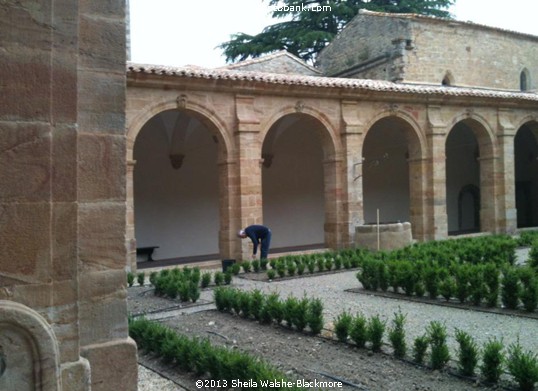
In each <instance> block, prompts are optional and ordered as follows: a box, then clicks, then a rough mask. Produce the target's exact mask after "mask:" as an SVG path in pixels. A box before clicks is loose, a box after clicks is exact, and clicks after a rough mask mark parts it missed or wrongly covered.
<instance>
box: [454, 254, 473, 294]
mask: <svg viewBox="0 0 538 391" xmlns="http://www.w3.org/2000/svg"><path fill="white" fill-rule="evenodd" d="M454 272H455V277H456V292H455V295H456V297H457V298H458V300H459V301H460V303H464V302H465V301H466V300H467V298H468V297H469V295H470V290H471V284H470V278H471V271H470V265H469V264H460V265H457V266H456V268H455V270H454Z"/></svg>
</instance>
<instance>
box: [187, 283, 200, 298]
mask: <svg viewBox="0 0 538 391" xmlns="http://www.w3.org/2000/svg"><path fill="white" fill-rule="evenodd" d="M185 285H187V286H188V290H189V296H188V299H189V300H190V301H192V302H193V303H196V302H197V301H198V299H199V298H200V287H199V286H198V284H197V283H196V282H194V281H190V282H186V283H185Z"/></svg>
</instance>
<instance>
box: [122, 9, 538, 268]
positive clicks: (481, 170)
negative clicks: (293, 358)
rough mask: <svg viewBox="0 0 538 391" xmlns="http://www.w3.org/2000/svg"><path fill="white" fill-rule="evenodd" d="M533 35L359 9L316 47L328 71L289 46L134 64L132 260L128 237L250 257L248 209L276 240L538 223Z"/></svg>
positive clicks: (322, 243) (196, 253) (441, 232)
mask: <svg viewBox="0 0 538 391" xmlns="http://www.w3.org/2000/svg"><path fill="white" fill-rule="evenodd" d="M537 43H538V38H537V37H532V36H528V35H525V34H519V33H514V32H509V31H504V30H500V29H496V28H491V27H486V26H481V25H475V24H471V23H465V22H457V21H452V20H444V19H439V18H432V17H423V16H417V15H390V14H382V13H371V12H362V13H361V14H359V15H358V16H357V17H356V18H355V19H354V20H353V21H352V22H350V23H349V25H348V26H347V27H346V28H345V29H344V30H343V32H342V33H341V34H340V35H339V36H338V37H337V38H336V39H335V41H334V42H333V43H331V44H330V45H328V47H327V48H326V49H324V51H323V52H322V53H320V55H319V58H318V62H319V64H318V65H319V69H320V70H322V71H323V73H324V76H316V75H315V74H312V73H308V72H306V73H305V72H303V71H304V70H309V69H308V68H307V65H306V64H305V65H304V66H303V67H298V68H295V69H292V68H290V67H288V68H286V66H287V65H288V64H289V63H290V62H293V61H292V59H291V56H287V57H284V56H282V54H276V55H272V56H268V58H265V59H263V58H262V59H256V60H249V61H246V62H245V63H239V64H234V65H233V66H230V67H224V68H220V69H215V70H207V69H201V68H197V67H183V68H173V67H159V66H151V65H149V66H148V65H142V64H129V65H128V69H127V110H126V115H127V137H128V152H127V161H128V164H129V169H128V181H129V186H128V188H129V191H128V209H129V215H128V219H127V220H128V222H129V224H130V225H129V227H128V236H129V235H130V238H131V263H132V265H133V266H134V265H135V261H134V259H135V254H134V247H135V244H134V243H137V245H139V246H159V248H158V249H157V250H156V257H157V259H168V258H183V257H185V258H191V259H210V258H212V259H218V258H219V257H220V258H230V257H231V258H239V259H240V258H242V257H244V256H246V255H248V254H247V251H248V243H241V241H239V240H238V239H237V237H236V235H235V233H236V231H237V230H238V229H239V228H241V227H244V226H246V225H249V224H253V223H264V224H267V225H268V226H270V227H271V228H272V230H273V248H275V249H294V248H296V249H300V248H312V247H318V248H333V249H337V248H342V247H348V246H354V245H356V244H358V243H362V242H361V241H360V240H359V238H357V235H356V231H357V230H358V227H364V226H365V225H368V224H370V223H374V222H376V221H377V219H378V217H377V216H378V213H379V219H380V221H381V222H384V223H398V222H410V223H411V229H412V237H413V238H414V239H415V240H431V239H443V238H447V237H448V236H449V235H457V234H462V233H472V232H494V233H500V232H514V231H515V230H516V229H517V228H522V227H530V226H538V208H537V207H536V205H538V160H537V156H538V146H537V139H538V129H537V119H538V96H537V95H536V94H535V93H533V92H532V90H533V89H534V86H535V82H534V81H535V80H536V78H537V77H538V68H537V67H538V61H537V60H538V45H536V44H537ZM275 59H278V61H279V63H277V64H276V65H275V63H273V62H272V61H271V60H275ZM284 62H285V64H286V65H284ZM264 69H270V70H271V72H270V73H269V72H266V71H264ZM283 69H286V71H282V70H283ZM288 72H294V74H290V73H288ZM331 75H335V76H331ZM135 222H136V223H135Z"/></svg>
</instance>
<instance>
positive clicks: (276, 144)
mask: <svg viewBox="0 0 538 391" xmlns="http://www.w3.org/2000/svg"><path fill="white" fill-rule="evenodd" d="M326 131H327V130H326V129H325V128H324V126H323V125H322V124H321V123H320V122H319V121H318V120H317V119H315V118H314V117H312V116H310V115H306V114H289V115H286V116H284V117H282V118H280V119H279V120H277V121H276V122H275V123H274V124H273V125H272V126H271V128H270V129H269V131H268V132H267V135H266V137H265V139H264V142H263V147H262V158H263V165H262V197H263V220H264V223H265V224H266V225H267V226H269V227H271V229H272V231H273V238H272V245H271V247H272V250H271V251H272V252H281V251H290V250H295V249H304V248H323V247H325V243H326V240H325V227H324V226H325V221H326V218H325V216H326V206H325V204H326V197H325V191H326V190H325V189H326V186H325V182H326V179H327V178H326V175H325V167H324V165H325V163H324V151H323V146H322V136H321V133H322V132H326Z"/></svg>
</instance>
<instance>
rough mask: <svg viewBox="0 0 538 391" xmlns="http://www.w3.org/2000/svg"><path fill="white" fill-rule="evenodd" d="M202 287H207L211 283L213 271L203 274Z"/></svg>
mask: <svg viewBox="0 0 538 391" xmlns="http://www.w3.org/2000/svg"><path fill="white" fill-rule="evenodd" d="M200 284H201V285H202V288H207V287H208V286H209V284H211V273H204V274H202V280H201V282H200Z"/></svg>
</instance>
